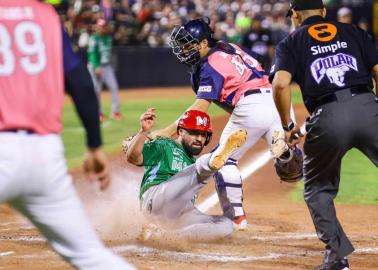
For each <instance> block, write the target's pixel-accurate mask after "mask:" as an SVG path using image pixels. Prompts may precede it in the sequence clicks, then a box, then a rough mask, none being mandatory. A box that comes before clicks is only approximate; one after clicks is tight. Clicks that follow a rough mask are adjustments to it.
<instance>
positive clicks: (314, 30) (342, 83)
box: [270, 16, 378, 112]
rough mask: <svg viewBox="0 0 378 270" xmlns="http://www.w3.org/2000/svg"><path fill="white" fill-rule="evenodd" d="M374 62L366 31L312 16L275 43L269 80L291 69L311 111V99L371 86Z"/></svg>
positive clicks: (376, 55)
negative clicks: (274, 55) (274, 53)
mask: <svg viewBox="0 0 378 270" xmlns="http://www.w3.org/2000/svg"><path fill="white" fill-rule="evenodd" d="M376 64H378V51H377V50H376V48H375V47H374V44H373V43H372V42H371V40H370V39H369V37H368V34H367V33H366V32H365V31H363V30H362V29H360V28H358V27H357V26H355V25H352V24H344V23H339V22H330V21H328V20H326V19H324V18H323V17H321V16H312V17H309V18H307V19H306V20H305V21H304V22H303V24H302V25H301V27H300V28H298V29H297V30H296V31H294V32H293V33H292V34H291V35H289V36H288V37H286V38H285V39H284V40H283V41H281V42H280V43H279V44H278V46H277V48H276V59H275V65H274V66H273V67H272V69H271V74H270V80H273V77H274V74H275V73H276V72H277V71H279V70H285V71H287V72H289V73H291V75H292V76H293V81H295V82H297V83H298V84H299V86H300V88H301V91H302V94H303V100H304V103H305V105H306V107H307V109H308V110H309V111H310V112H312V109H313V108H311V107H312V106H311V104H312V102H313V100H316V99H318V98H320V97H323V96H325V95H327V94H329V93H332V92H334V91H337V90H340V89H344V88H351V87H357V86H367V87H369V88H372V86H373V85H372V77H371V70H372V68H373V66H375V65H376Z"/></svg>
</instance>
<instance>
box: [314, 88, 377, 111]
mask: <svg viewBox="0 0 378 270" xmlns="http://www.w3.org/2000/svg"><path fill="white" fill-rule="evenodd" d="M340 91H350V94H351V95H352V96H354V95H360V94H365V93H373V92H372V91H371V90H370V89H369V88H368V87H367V86H356V87H351V88H342V89H339V90H337V91H335V92H340ZM335 92H334V93H330V94H326V95H324V96H321V97H319V98H317V99H314V100H312V101H311V106H310V107H311V109H310V112H311V113H312V112H313V111H314V110H315V109H316V108H317V107H319V106H321V105H324V104H327V103H330V102H334V101H337V96H336V94H335Z"/></svg>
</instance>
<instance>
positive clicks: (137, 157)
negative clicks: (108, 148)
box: [126, 108, 156, 166]
mask: <svg viewBox="0 0 378 270" xmlns="http://www.w3.org/2000/svg"><path fill="white" fill-rule="evenodd" d="M155 119H156V112H155V109H154V108H149V109H148V110H147V111H146V112H145V113H143V114H142V115H141V116H140V130H139V132H138V133H137V134H136V135H135V137H134V138H133V139H132V141H131V142H130V145H129V148H128V150H127V154H126V155H127V161H128V162H130V163H131V164H134V165H138V166H139V165H142V164H143V146H144V143H145V141H146V139H147V138H148V135H149V132H150V130H151V128H152V127H153V126H154V123H155Z"/></svg>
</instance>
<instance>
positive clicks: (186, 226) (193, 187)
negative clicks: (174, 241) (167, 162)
mask: <svg viewBox="0 0 378 270" xmlns="http://www.w3.org/2000/svg"><path fill="white" fill-rule="evenodd" d="M209 159H210V154H206V155H203V156H201V157H200V158H199V159H197V161H196V163H195V164H193V165H191V166H189V167H187V168H185V169H184V170H182V171H181V172H179V173H178V174H176V175H175V176H173V177H172V178H171V179H170V180H169V181H167V182H164V183H162V184H160V185H156V186H153V187H151V188H149V189H148V190H147V191H146V192H145V193H144V194H143V199H142V205H141V208H142V212H143V213H144V214H145V215H146V216H147V218H149V219H150V220H151V221H153V222H155V223H158V224H159V225H163V226H167V225H169V226H171V227H173V229H174V230H175V232H177V233H178V234H179V235H180V236H183V237H185V238H190V239H216V238H221V237H224V236H227V235H229V234H231V233H232V231H233V225H232V221H231V220H230V219H228V218H227V217H224V216H211V215H207V214H204V213H202V212H200V211H199V210H198V209H197V208H195V206H194V205H193V203H192V201H191V200H192V198H193V197H194V196H195V195H196V194H197V192H198V191H199V190H200V189H201V188H202V187H203V186H204V185H205V184H206V180H207V178H209V177H210V176H211V175H212V174H213V173H214V171H213V170H211V169H210V168H209V166H208V162H209Z"/></svg>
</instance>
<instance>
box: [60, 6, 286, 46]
mask: <svg viewBox="0 0 378 270" xmlns="http://www.w3.org/2000/svg"><path fill="white" fill-rule="evenodd" d="M66 5H67V7H66V9H65V11H64V12H62V14H61V16H62V19H63V21H64V25H65V28H66V29H67V31H68V32H69V34H70V36H71V37H72V39H73V41H74V44H75V45H76V46H77V47H78V48H79V49H82V50H84V49H86V47H87V46H88V40H89V36H90V34H91V33H92V32H93V31H94V25H95V22H96V20H97V19H98V18H100V17H105V19H106V20H107V21H108V22H109V23H110V24H111V25H112V27H113V38H114V45H115V46H127V45H145V46H150V47H158V46H168V39H169V34H170V31H171V29H172V28H173V26H174V25H176V24H181V23H182V22H184V21H186V20H190V19H192V18H198V17H204V16H207V17H209V18H210V20H211V25H212V27H213V29H214V30H215V37H216V38H218V39H226V40H229V41H232V42H235V43H242V42H243V39H244V42H245V43H247V42H248V41H247V39H248V38H247V37H246V35H248V32H249V31H250V30H251V29H252V28H253V29H254V30H255V32H256V31H257V32H259V31H261V32H263V33H264V34H266V36H264V39H265V42H266V43H268V44H269V45H271V44H272V45H274V44H277V42H278V41H279V40H281V38H282V37H284V36H285V35H286V34H287V32H288V31H289V27H290V26H289V21H288V20H287V19H286V18H285V14H286V11H287V9H288V1H286V0H278V1H277V0H237V1H231V0H214V1H207V0H101V1H96V0H68V1H67V2H66ZM254 38H255V37H252V39H254Z"/></svg>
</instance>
